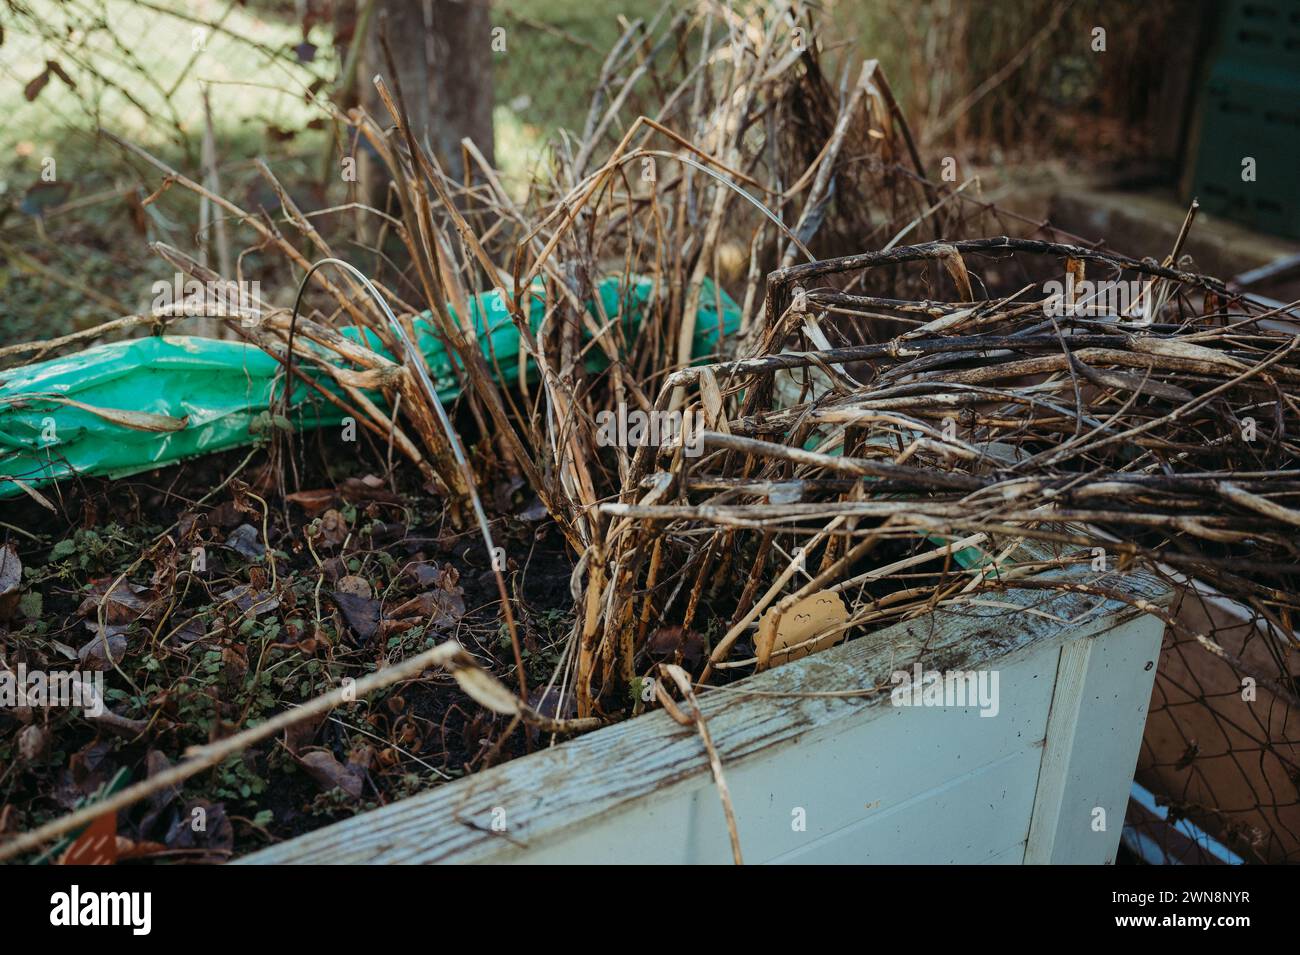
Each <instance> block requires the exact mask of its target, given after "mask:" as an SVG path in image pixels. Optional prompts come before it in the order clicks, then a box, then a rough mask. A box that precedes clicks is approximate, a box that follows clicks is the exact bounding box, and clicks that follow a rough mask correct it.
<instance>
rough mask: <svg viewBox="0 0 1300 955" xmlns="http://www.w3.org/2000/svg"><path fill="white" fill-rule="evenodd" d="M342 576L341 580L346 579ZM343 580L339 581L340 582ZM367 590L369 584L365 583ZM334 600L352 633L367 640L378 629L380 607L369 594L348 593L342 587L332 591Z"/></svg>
mask: <svg viewBox="0 0 1300 955" xmlns="http://www.w3.org/2000/svg"><path fill="white" fill-rule="evenodd" d="M347 579H348V578H347V577H344V578H343V580H347ZM342 582H343V581H342V580H341V581H339V583H342ZM366 589H367V591H368V590H369V586H368V585H367V588H366ZM333 596H334V602H335V603H336V604H338V608H339V610H341V611H343V616H344V618H345V619H346V620H347V622H348V626H350V627H351V628H352V630H353V632H354V633H356V635H357V636H358V637H360V638H361V639H362V640H369V639H370V638H371V637H373V636H374V635H375V631H376V630H378V629H379V620H380V616H381V613H380V607H379V601H378V600H375V599H374V598H372V597H369V596H361V595H359V594H356V593H349V592H348V591H347V590H344V589H336V590H334V591H333Z"/></svg>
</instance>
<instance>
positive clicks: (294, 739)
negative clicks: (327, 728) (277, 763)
mask: <svg viewBox="0 0 1300 955" xmlns="http://www.w3.org/2000/svg"><path fill="white" fill-rule="evenodd" d="M325 718H326V714H325V713H321V714H319V715H317V716H314V717H312V718H311V719H306V720H302V721H301V722H298V723H294V724H293V725H292V726H288V727H286V728H285V731H284V748H285V749H287V750H288V751H289V754H290V755H291V756H297V755H298V754H299V753H300V752H302V750H303V749H304V747H307V746H309V745H311V743H312V741H313V740H315V739H316V734H317V733H319V732H320V728H321V726H323V725H324V723H325Z"/></svg>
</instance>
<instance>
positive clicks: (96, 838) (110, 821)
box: [58, 812, 117, 865]
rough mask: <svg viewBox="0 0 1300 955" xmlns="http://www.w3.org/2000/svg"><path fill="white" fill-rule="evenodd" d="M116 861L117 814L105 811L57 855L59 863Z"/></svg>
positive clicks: (110, 863) (91, 863)
mask: <svg viewBox="0 0 1300 955" xmlns="http://www.w3.org/2000/svg"><path fill="white" fill-rule="evenodd" d="M115 862H117V814H116V813H112V812H106V813H104V815H102V816H100V817H99V818H97V819H96V820H95V821H94V822H92V823H91V824H90V825H88V826H87V827H86V828H85V830H84V831H83V832H82V833H81V835H79V836H77V838H76V839H74V840H73V842H72V845H70V846H68V848H67V849H66V850H64V853H63V855H61V856H59V862H58V864H59V865H113V864H114V863H115Z"/></svg>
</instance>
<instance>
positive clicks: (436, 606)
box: [390, 587, 465, 627]
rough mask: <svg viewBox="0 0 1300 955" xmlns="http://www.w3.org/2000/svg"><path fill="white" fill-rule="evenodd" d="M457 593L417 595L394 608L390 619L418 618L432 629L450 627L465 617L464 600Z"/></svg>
mask: <svg viewBox="0 0 1300 955" xmlns="http://www.w3.org/2000/svg"><path fill="white" fill-rule="evenodd" d="M456 590H457V592H456V593H452V592H450V591H447V590H429V591H426V592H424V593H422V594H417V595H415V596H414V597H412V598H411V599H410V600H407V601H405V602H404V603H402V604H401V605H399V606H397V607H394V608H393V611H392V613H391V614H390V616H391V617H394V618H398V619H401V618H404V617H418V618H420V619H421V621H425V620H427V621H429V623H430V624H431V625H432V626H434V627H450V626H453V625H455V623H456V622H457V621H458V620H460V618H461V617H463V616H464V615H465V598H464V597H462V596H461V595H460V593H459V591H460V588H459V587H457V588H456Z"/></svg>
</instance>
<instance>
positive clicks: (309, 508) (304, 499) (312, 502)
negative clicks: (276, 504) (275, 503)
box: [284, 487, 339, 517]
mask: <svg viewBox="0 0 1300 955" xmlns="http://www.w3.org/2000/svg"><path fill="white" fill-rule="evenodd" d="M284 499H285V500H286V501H288V502H289V503H291V504H297V505H298V506H299V507H301V508H302V509H303V511H305V512H306V514H307V516H308V517H319V516H320V515H321V514H323V513H324V512H325V511H326V510H328V509H329V508H331V507H333V506H334V505H335V504H337V503H338V500H339V494H338V492H337V491H336V490H334V489H333V488H329V487H326V488H320V489H318V490H315V491H295V492H294V493H293V494H286V495H285V498H284Z"/></svg>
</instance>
